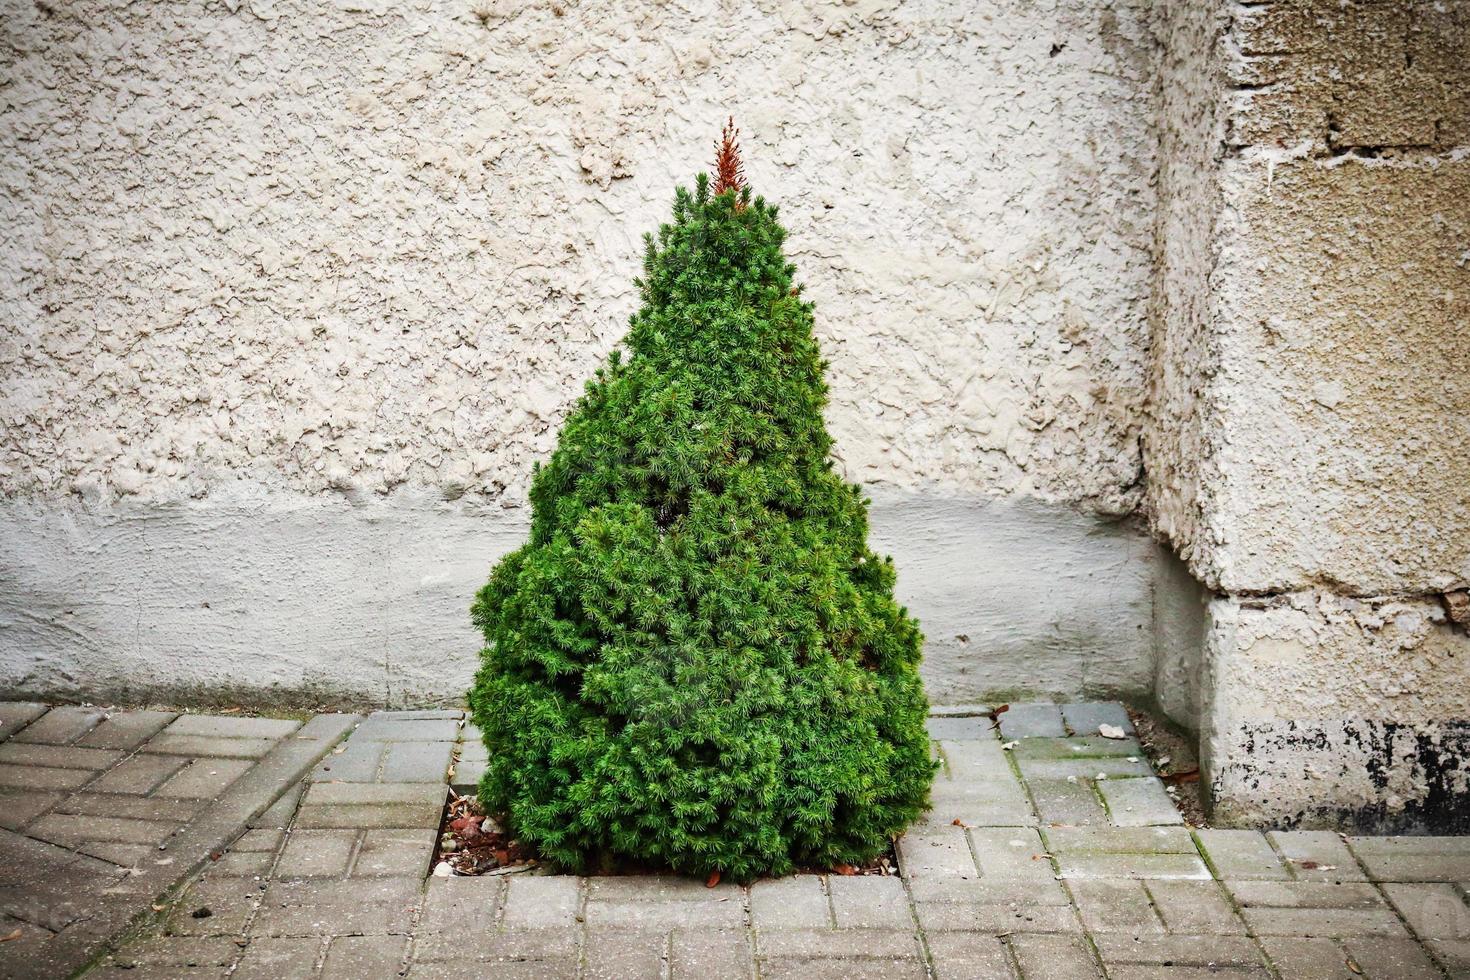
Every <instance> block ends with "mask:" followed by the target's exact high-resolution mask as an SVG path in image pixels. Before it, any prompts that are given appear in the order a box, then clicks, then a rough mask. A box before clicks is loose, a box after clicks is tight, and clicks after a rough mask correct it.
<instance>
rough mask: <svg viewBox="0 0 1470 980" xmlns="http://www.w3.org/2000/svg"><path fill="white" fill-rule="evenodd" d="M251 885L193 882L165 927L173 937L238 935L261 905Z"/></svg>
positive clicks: (211, 880)
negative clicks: (258, 905)
mask: <svg viewBox="0 0 1470 980" xmlns="http://www.w3.org/2000/svg"><path fill="white" fill-rule="evenodd" d="M260 896H261V892H260V889H259V888H258V887H257V886H256V885H255V883H254V882H252V881H249V880H248V879H243V878H229V877H223V878H205V879H202V880H200V881H196V882H194V883H193V884H192V885H190V886H189V887H188V888H187V889H186V890H185V891H184V894H183V895H182V896H181V897H180V898H179V900H178V901H177V902H175V903H174V907H173V908H172V909H171V910H170V912H169V916H168V921H167V924H166V927H165V932H166V934H167V935H172V936H229V937H231V938H233V937H235V936H238V935H240V934H241V933H242V932H244V930H245V925H246V923H247V922H248V921H249V919H250V915H251V913H253V912H254V911H255V908H256V906H257V904H258V903H259V901H260Z"/></svg>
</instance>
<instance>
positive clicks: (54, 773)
mask: <svg viewBox="0 0 1470 980" xmlns="http://www.w3.org/2000/svg"><path fill="white" fill-rule="evenodd" d="M95 775H96V773H94V772H89V771H88V770H86V769H51V768H47V767H44V766H7V765H0V787H10V788H12V789H35V790H48V789H50V790H59V789H76V788H77V787H79V786H81V785H83V784H84V783H86V782H87V781H89V780H90V779H91V778H92V777H93V776H95Z"/></svg>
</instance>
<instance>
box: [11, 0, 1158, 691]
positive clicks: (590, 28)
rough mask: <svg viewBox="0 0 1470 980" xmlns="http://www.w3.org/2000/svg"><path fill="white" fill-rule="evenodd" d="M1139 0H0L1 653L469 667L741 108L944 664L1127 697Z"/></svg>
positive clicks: (72, 685)
mask: <svg viewBox="0 0 1470 980" xmlns="http://www.w3.org/2000/svg"><path fill="white" fill-rule="evenodd" d="M1153 10H1154V5H1152V4H1149V3H1147V2H1145V0H1136V2H1111V3H1098V2H1095V0H1055V2H1044V3H1036V2H1032V0H1026V2H1021V0H1003V2H987V3H983V4H973V5H956V4H950V3H945V2H942V0H904V2H899V0H857V2H853V3H809V4H776V3H758V4H746V5H734V6H732V5H725V4H716V3H712V2H711V3H692V4H685V3H673V4H658V3H633V4H622V5H608V4H589V3H581V4H578V3H570V2H559V0H556V2H537V3H518V2H504V0H501V2H489V0H464V2H443V3H439V2H432V3H426V2H412V0H411V2H405V3H391V4H390V3H386V2H381V0H335V2H330V3H305V2H292V0H223V2H218V3H204V2H202V0H183V2H178V3H161V2H140V3H133V4H126V5H124V4H112V3H105V2H98V0H79V2H66V3H58V2H54V0H0V187H3V189H4V193H3V194H0V494H3V495H4V502H3V503H0V537H3V538H4V539H5V541H6V547H5V550H4V551H3V552H0V556H3V562H4V563H3V565H0V584H3V586H4V588H3V590H0V592H3V593H4V594H5V598H4V601H3V602H0V668H3V671H0V676H3V677H4V678H5V679H6V680H7V681H13V682H14V683H15V684H17V685H22V686H24V687H25V688H26V689H27V690H31V691H34V692H36V693H46V692H47V691H66V692H77V691H85V690H87V689H88V685H89V684H91V685H93V686H94V688H102V687H106V686H107V685H112V686H114V687H115V686H117V685H123V686H126V685H128V684H133V685H134V686H135V687H143V688H147V689H153V690H162V689H166V688H169V685H173V688H175V689H177V690H180V691H183V692H185V693H188V692H190V691H198V690H200V689H204V688H208V687H210V686H211V685H220V684H223V683H225V682H226V681H228V682H230V683H232V684H234V685H236V686H237V687H241V688H249V689H256V690H259V691H262V692H266V693H269V692H272V691H290V690H314V691H321V692H323V693H324V695H331V696H358V697H363V698H380V697H381V698H384V699H386V698H388V697H389V695H388V694H386V693H382V692H388V691H397V692H400V693H402V692H407V694H406V695H404V696H414V697H420V698H440V697H452V696H454V695H455V694H457V693H458V691H459V690H461V689H462V687H463V685H464V683H465V681H466V680H467V677H468V670H469V665H470V662H471V660H472V658H473V651H474V637H473V635H472V634H471V633H470V631H469V629H468V625H467V623H466V622H465V608H466V606H467V604H468V601H469V597H470V593H471V592H472V590H473V588H474V586H475V585H476V584H478V582H479V581H481V580H482V579H483V576H484V574H485V572H486V571H487V570H488V567H489V564H490V563H491V561H493V560H494V558H495V557H496V556H497V555H498V554H499V553H500V552H501V551H503V550H504V548H505V547H509V546H510V545H511V544H512V543H513V542H514V541H515V540H516V536H517V535H518V534H520V533H521V532H522V529H523V527H524V522H525V514H524V494H525V486H526V480H527V477H528V475H529V470H530V465H531V463H532V461H533V460H535V459H537V458H540V457H542V456H544V455H545V454H547V453H548V452H549V451H550V449H551V447H552V446H553V444H554V441H555V435H556V430H557V426H558V424H559V422H560V420H561V418H562V417H563V415H564V413H565V411H566V409H567V408H568V406H569V405H570V403H571V402H572V400H573V399H574V397H575V396H576V394H577V393H578V392H579V391H580V388H581V384H582V382H583V380H584V379H585V378H586V377H587V376H588V375H589V374H590V372H591V371H592V370H593V368H594V367H595V366H596V365H597V364H598V363H599V362H600V361H601V359H602V358H603V357H605V356H606V354H607V352H608V351H609V350H610V349H611V348H612V347H613V345H614V344H615V343H616V341H617V339H618V338H619V337H620V336H621V334H622V332H623V330H624V324H625V322H626V317H627V315H628V314H629V313H630V312H631V310H632V308H633V303H634V301H635V294H634V290H633V287H632V284H631V280H632V278H633V276H634V275H635V274H636V272H637V270H638V264H639V260H640V254H641V253H640V249H641V245H640V236H641V234H642V233H643V232H644V231H646V230H649V229H651V228H653V227H655V226H656V224H657V222H658V221H660V220H662V219H663V218H664V217H665V215H666V210H667V207H668V203H669V200H670V198H671V193H672V186H673V184H674V182H675V181H688V180H689V179H690V177H691V175H692V174H693V173H694V171H695V170H697V169H700V168H702V167H703V166H704V165H705V164H706V161H707V159H708V157H709V156H710V149H709V144H710V141H711V140H712V139H713V137H714V136H715V135H716V133H717V131H718V128H719V124H720V122H721V121H722V120H723V118H724V117H725V115H726V114H727V113H733V114H734V115H735V116H736V117H737V121H738V122H739V124H740V125H741V126H742V128H743V130H744V132H745V134H746V136H745V145H746V151H747V159H748V170H749V173H750V175H751V177H752V180H753V182H754V184H755V186H756V188H757V189H758V190H759V191H761V192H763V193H765V194H767V195H768V196H770V197H772V198H773V199H775V200H777V201H779V202H781V203H782V205H783V208H784V210H783V213H784V215H785V219H786V221H787V224H788V227H789V228H790V231H791V238H790V243H789V244H790V251H791V255H792V258H793V259H794V260H795V261H796V262H797V264H798V266H799V267H800V269H801V274H802V278H803V279H804V281H805V282H806V283H807V285H808V289H809V295H810V296H811V297H812V298H814V299H815V300H816V302H817V305H818V330H819V332H820V339H821V342H822V344H823V347H824V350H825V352H826V354H827V356H828V357H829V359H830V361H831V369H830V373H829V376H830V380H831V385H832V405H831V408H830V412H829V419H830V425H831V428H832V430H833V433H834V435H835V436H836V438H837V445H838V452H839V453H840V455H841V464H842V466H843V468H844V470H845V471H846V473H847V474H848V476H849V477H850V478H852V479H855V480H859V481H862V482H863V483H865V484H867V485H868V486H870V487H871V488H872V489H873V491H874V493H875V495H878V496H880V502H879V504H878V505H877V506H876V507H875V513H874V527H875V535H876V536H877V537H878V538H879V539H881V540H883V541H887V542H892V550H894V551H895V552H896V553H897V557H898V558H899V561H900V563H901V565H904V566H908V567H910V568H918V569H920V570H919V571H914V572H905V573H904V574H905V576H906V578H905V580H904V585H903V588H904V589H905V590H906V591H905V598H906V599H909V600H910V602H911V604H912V606H913V607H914V609H915V611H916V612H918V613H919V614H920V616H921V617H923V618H924V619H925V621H926V624H928V626H929V633H930V636H931V651H932V653H931V655H932V657H933V660H932V666H931V668H930V669H931V675H930V676H931V684H932V685H934V686H935V687H936V689H939V690H942V691H943V692H944V695H942V696H949V695H953V696H956V697H960V696H970V697H975V696H978V694H979V693H980V685H981V684H982V683H989V681H988V680H987V681H982V680H980V679H977V678H980V677H985V678H990V677H994V676H998V675H1000V674H1003V673H1007V671H1006V670H1004V669H1001V668H999V667H996V668H995V669H991V667H984V669H977V668H976V667H974V666H972V667H965V665H966V662H967V661H968V663H970V664H972V665H980V666H982V667H983V666H984V665H987V664H990V665H995V664H999V663H1001V662H1002V661H1000V660H999V659H998V658H1000V657H1002V656H1003V657H1005V658H1008V659H1006V660H1005V661H1004V663H1006V664H1009V665H1011V666H1012V667H1013V668H1015V669H1012V670H1010V672H1009V673H1010V676H1011V677H1012V678H1013V679H1012V680H1010V681H1008V682H1007V683H1009V684H1017V683H1022V684H1030V683H1034V684H1035V685H1036V686H1037V687H1040V688H1045V687H1048V686H1053V685H1061V684H1062V683H1063V682H1065V684H1066V685H1067V686H1068V687H1071V686H1072V685H1073V684H1074V683H1075V684H1076V685H1088V686H1096V687H1099V688H1107V689H1114V688H1120V689H1126V688H1133V689H1139V688H1146V687H1147V684H1148V676H1149V670H1150V666H1149V664H1148V663H1147V662H1146V655H1147V640H1146V636H1147V635H1148V632H1149V631H1148V622H1147V609H1148V606H1149V590H1150V589H1151V588H1152V585H1151V581H1150V579H1149V571H1148V562H1149V561H1150V556H1151V555H1152V554H1153V552H1152V548H1151V546H1150V545H1149V543H1148V541H1147V539H1146V538H1145V537H1144V536H1143V535H1142V534H1140V533H1139V532H1138V531H1137V530H1136V529H1132V528H1131V525H1130V524H1128V523H1127V521H1126V520H1123V521H1120V520H1118V519H1119V518H1120V517H1126V515H1129V514H1131V513H1133V512H1134V511H1135V510H1136V508H1137V507H1138V505H1139V503H1140V501H1141V499H1142V493H1143V490H1142V483H1141V454H1140V450H1139V446H1138V443H1139V435H1140V431H1141V428H1142V411H1143V409H1142V406H1143V400H1144V387H1145V375H1146V351H1147V347H1148V316H1147V309H1146V303H1147V299H1148V296H1149V294H1150V291H1151V288H1152V286H1153V282H1152V269H1153V263H1152V248H1153V240H1154V226H1153V221H1154V193H1153V174H1154V169H1155V162H1156V157H1155V139H1154V131H1153V119H1154V101H1155V98H1156V92H1155V85H1154V67H1155V66H1154V53H1155V50H1156V48H1155V43H1154V36H1153V33H1152V31H1153V26H1152V23H1151V17H1152V16H1153ZM918 500H929V501H932V508H931V510H930V511H929V512H928V513H927V514H924V513H918V512H916V511H915V509H914V508H915V506H916V505H915V504H914V501H918ZM992 505H994V506H992ZM1001 505H1006V506H1001ZM1010 505H1014V506H1010ZM1037 508H1040V509H1037ZM919 510H922V508H919ZM941 517H945V518H946V519H958V520H965V521H974V522H976V524H975V525H973V526H971V525H969V524H964V523H961V524H958V525H954V526H953V528H952V531H951V532H950V533H949V534H945V533H944V532H943V531H942V530H941V525H940V524H939V523H938V521H939V520H940V518H941ZM987 521H988V522H991V524H989V525H987V524H985V523H984V522H987ZM910 530H913V533H912V534H909V533H908V532H909V531H910ZM966 549H969V550H968V551H967V550H966ZM926 567H927V568H938V569H943V581H940V580H938V579H936V578H934V577H929V576H928V574H927V573H926V572H924V571H922V569H923V568H926ZM1018 582H1030V583H1034V588H1035V589H1036V590H1038V591H1034V592H1032V593H1030V595H1029V596H1028V597H1025V600H1024V601H1022V603H1021V605H1020V606H1019V608H1022V609H1025V610H1026V613H1027V615H1026V617H1019V616H1015V615H1008V613H1013V612H1014V610H1015V609H1017V608H1018V606H1017V605H1016V602H1017V599H1018V591H1017V589H1016V588H1015V585H1016V583H1018ZM961 636H963V637H965V639H959V637H961ZM1064 638H1066V639H1069V640H1070V639H1073V638H1075V639H1077V640H1078V648H1079V649H1080V650H1081V651H1083V653H1084V654H1085V657H1086V660H1085V662H1073V663H1062V662H1061V661H1064V660H1065V659H1066V656H1065V653H1064V651H1065V650H1067V649H1069V647H1068V645H1067V643H1065V642H1063V639H1064ZM450 650H453V651H454V652H453V653H450V652H449V651H450ZM440 657H444V658H448V659H444V660H437V659H435V658H440ZM962 667H965V669H964V670H961V668H962ZM1059 678H1060V679H1061V680H1059ZM104 680H105V681H106V684H104ZM395 696H396V695H395Z"/></svg>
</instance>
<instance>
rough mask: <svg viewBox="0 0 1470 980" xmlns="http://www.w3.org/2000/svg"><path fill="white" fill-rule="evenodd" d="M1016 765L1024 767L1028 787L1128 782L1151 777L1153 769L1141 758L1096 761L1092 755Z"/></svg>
mask: <svg viewBox="0 0 1470 980" xmlns="http://www.w3.org/2000/svg"><path fill="white" fill-rule="evenodd" d="M1017 764H1018V765H1019V766H1020V767H1021V775H1022V777H1023V778H1024V779H1025V780H1026V783H1027V785H1030V784H1031V783H1032V782H1033V781H1036V780H1042V779H1049V780H1058V779H1061V780H1070V779H1077V780H1082V779H1089V780H1093V781H1095V782H1098V783H1101V782H1103V781H1105V780H1109V779H1129V778H1143V777H1152V776H1153V770H1152V769H1150V768H1149V765H1148V763H1147V762H1145V761H1144V760H1143V757H1142V756H1137V755H1132V756H1106V757H1103V758H1095V757H1092V756H1077V757H1075V758H1071V759H1019V760H1017Z"/></svg>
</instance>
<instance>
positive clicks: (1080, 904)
mask: <svg viewBox="0 0 1470 980" xmlns="http://www.w3.org/2000/svg"><path fill="white" fill-rule="evenodd" d="M1068 887H1069V888H1070V889H1071V891H1072V896H1073V898H1075V899H1076V901H1077V910H1078V911H1079V912H1080V913H1081V915H1082V924H1083V925H1084V926H1085V927H1086V928H1087V931H1088V932H1091V933H1094V934H1097V933H1105V932H1126V933H1129V934H1131V935H1139V934H1143V933H1151V932H1163V931H1164V924H1163V922H1162V921H1161V920H1160V919H1159V916H1158V915H1157V914H1156V913H1155V912H1154V907H1153V901H1152V899H1150V897H1149V894H1148V891H1147V890H1146V889H1145V888H1144V887H1143V882H1141V881H1130V880H1126V879H1125V880H1119V881H1113V880H1081V881H1073V882H1070V883H1069V885H1068Z"/></svg>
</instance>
